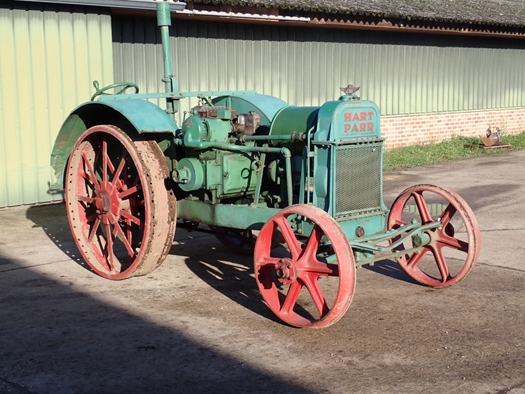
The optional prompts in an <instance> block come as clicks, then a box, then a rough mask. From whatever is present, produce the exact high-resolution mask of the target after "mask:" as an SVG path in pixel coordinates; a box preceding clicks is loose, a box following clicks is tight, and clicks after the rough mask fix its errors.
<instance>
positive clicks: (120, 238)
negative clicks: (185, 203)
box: [66, 125, 175, 280]
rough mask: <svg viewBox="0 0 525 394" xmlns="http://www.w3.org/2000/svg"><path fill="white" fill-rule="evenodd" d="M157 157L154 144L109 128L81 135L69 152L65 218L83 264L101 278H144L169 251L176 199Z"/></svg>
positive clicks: (158, 150)
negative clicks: (163, 213) (162, 211)
mask: <svg viewBox="0 0 525 394" xmlns="http://www.w3.org/2000/svg"><path fill="white" fill-rule="evenodd" d="M155 147H156V148H155ZM116 148H117V149H116ZM115 150H117V151H118V153H117V154H115V153H113V152H114V151H115ZM159 154H162V152H160V149H158V146H156V144H155V143H151V142H149V141H135V142H134V141H132V140H131V139H130V138H129V137H128V136H127V135H126V134H125V133H124V132H122V131H121V130H120V129H119V128H117V127H114V126H107V125H99V126H94V127H92V128H90V129H89V130H87V131H86V132H84V133H83V134H82V135H81V136H80V138H79V139H78V141H77V143H76V145H75V147H74V148H73V151H72V153H71V156H70V159H69V161H68V171H67V173H66V206H67V207H68V219H69V223H70V227H71V231H72V234H73V237H74V239H75V242H76V244H77V247H78V248H79V250H80V252H81V254H82V256H83V257H84V260H85V261H86V262H87V264H88V265H89V266H90V268H91V269H92V270H93V271H95V272H96V273H97V274H99V275H101V276H103V277H105V278H108V279H112V280H120V279H126V278H129V277H131V276H135V275H144V274H146V273H148V272H150V271H152V270H153V269H155V268H156V267H157V266H158V265H160V263H161V262H162V261H163V260H164V258H165V256H166V254H167V252H168V251H169V246H170V245H171V243H169V244H168V240H169V239H170V237H171V240H173V235H174V231H175V218H174V216H175V215H174V213H175V200H174V196H173V193H172V192H171V191H170V192H168V191H167V190H166V188H165V185H164V180H165V177H166V175H167V174H166V172H167V169H166V168H164V167H165V164H164V166H163V165H162V164H163V163H162V161H161V160H160V157H159ZM160 204H165V205H166V208H165V209H166V210H168V211H169V216H170V217H168V218H166V219H165V220H166V222H165V223H162V222H160V221H157V220H156V216H157V217H159V214H160V208H161V207H160V206H159V205H160ZM157 223H158V224H159V225H158V226H157ZM159 237H160V238H163V237H165V238H166V242H165V245H160V244H159V240H155V238H159ZM161 249H162V250H161Z"/></svg>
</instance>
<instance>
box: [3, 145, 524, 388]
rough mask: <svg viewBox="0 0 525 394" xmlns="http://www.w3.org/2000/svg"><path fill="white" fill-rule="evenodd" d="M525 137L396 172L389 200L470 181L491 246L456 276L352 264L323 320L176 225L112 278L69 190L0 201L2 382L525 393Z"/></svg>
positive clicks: (244, 260)
mask: <svg viewBox="0 0 525 394" xmlns="http://www.w3.org/2000/svg"><path fill="white" fill-rule="evenodd" d="M524 162H525V152H515V153H508V154H504V155H502V156H497V157H491V158H483V159H474V160H468V161H464V162H458V163H452V164H447V165H439V166H429V167H425V168H417V169H412V170H410V171H405V172H401V173H399V174H392V175H389V176H388V177H387V180H386V182H385V199H386V201H387V203H388V205H389V204H390V203H391V202H392V201H393V199H394V198H395V196H396V195H397V194H398V193H399V192H401V191H402V190H403V189H404V188H405V187H407V186H409V185H412V184H418V183H434V184H438V185H440V186H445V187H450V188H452V189H454V190H456V191H457V192H459V194H460V195H462V196H463V197H464V198H465V199H466V200H467V201H468V202H469V203H470V204H471V206H472V208H473V209H474V211H475V212H476V215H477V218H478V221H479V223H480V226H481V229H482V236H483V247H482V252H481V257H480V259H479V261H478V263H477V265H476V266H475V267H474V269H473V271H472V272H471V273H470V275H469V276H468V277H467V278H466V279H465V280H464V281H462V282H461V283H459V284H458V285H456V286H454V287H451V288H449V289H446V290H432V289H429V288H425V287H422V286H419V285H416V284H414V283H413V282H412V281H411V280H410V279H409V278H408V277H407V276H406V275H405V274H404V273H402V272H401V271H400V270H399V269H398V267H397V265H396V264H395V263H394V262H385V263H382V264H376V265H375V266H374V267H369V268H363V269H360V270H358V272H357V274H358V276H357V290H356V294H355V296H354V300H353V303H352V305H351V307H350V309H349V310H348V312H347V314H346V315H345V316H344V317H343V319H342V320H341V321H339V322H338V323H337V324H336V325H334V326H332V327H330V328H328V329H324V330H298V329H293V328H289V327H287V326H285V325H283V324H281V323H280V322H279V321H277V320H276V319H275V318H274V317H273V316H272V314H271V313H270V312H269V310H268V309H267V308H266V306H265V305H264V304H263V303H262V301H261V300H260V297H259V296H258V294H257V292H256V291H255V289H256V285H255V282H254V279H253V276H252V274H251V259H250V258H249V257H245V256H238V255H234V254H232V253H230V252H229V251H227V250H226V249H225V248H224V247H223V246H221V245H220V244H219V243H218V242H217V241H216V240H215V239H214V238H213V237H212V236H209V235H206V234H200V233H195V232H192V233H187V232H185V231H183V230H180V231H178V232H177V235H176V241H175V243H174V245H173V248H172V249H171V253H170V255H169V256H168V258H167V260H166V262H165V263H164V264H163V265H162V266H161V267H160V268H159V269H158V270H157V271H155V272H153V273H152V274H150V275H149V276H147V277H142V278H134V279H130V280H127V281H123V282H110V281H106V280H104V279H101V278H99V277H97V276H95V275H94V274H92V273H91V272H90V271H88V270H87V269H86V268H85V267H84V266H83V265H82V262H81V261H80V260H79V259H78V253H77V250H76V247H75V245H74V243H73V242H72V240H71V236H70V234H69V229H68V224H67V220H66V216H65V212H64V207H63V205H53V206H43V207H29V208H27V207H18V208H9V209H2V210H0V392H2V393H4V392H7V393H29V392H31V393H91V392H93V393H94V392H97V393H116V392H126V393H145V392H150V393H165V392H167V393H190V392H191V393H226V392H237V393H248V392H250V393H257V392H261V393H262V392H265V393H266V392H272V393H409V394H410V393H422V392H425V393H500V394H503V393H508V394H523V393H525V331H524V327H525V305H524V301H523V300H524V294H525V280H524V279H525V272H524V271H525V262H524V256H525V243H524V242H523V240H524V238H525V197H524V196H525V173H524V172H523V168H524V167H523V163H524Z"/></svg>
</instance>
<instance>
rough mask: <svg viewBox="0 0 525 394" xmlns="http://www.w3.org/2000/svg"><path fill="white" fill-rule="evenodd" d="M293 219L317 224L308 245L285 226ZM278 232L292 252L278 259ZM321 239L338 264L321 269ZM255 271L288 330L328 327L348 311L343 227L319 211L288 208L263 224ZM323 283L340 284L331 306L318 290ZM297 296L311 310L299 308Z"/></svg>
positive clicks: (350, 286) (351, 278) (350, 266)
mask: <svg viewBox="0 0 525 394" xmlns="http://www.w3.org/2000/svg"><path fill="white" fill-rule="evenodd" d="M291 215H302V216H305V217H306V218H308V219H309V220H311V221H312V222H313V223H314V224H315V226H314V229H313V231H312V234H311V235H310V237H309V238H308V240H305V241H304V242H303V241H300V240H299V239H298V238H297V237H296V236H295V234H294V233H293V230H292V229H291V227H290V225H289V223H288V220H287V218H288V217H290V216H291ZM276 231H279V233H278V235H279V236H281V237H282V238H283V239H284V242H285V243H286V244H287V246H288V247H289V248H290V254H291V256H289V257H285V258H282V257H276V255H275V254H274V251H275V250H276V249H277V248H275V238H276ZM323 236H324V237H326V238H327V239H328V240H329V241H330V242H331V244H332V246H331V247H332V248H333V252H334V255H335V256H337V260H338V264H323V263H321V262H319V260H318V259H317V257H316V253H317V252H318V250H319V249H318V248H319V247H320V240H321V238H322V237H323ZM275 253H277V252H275ZM254 268H255V279H256V282H257V286H258V288H259V291H260V293H261V295H262V297H263V299H264V300H265V301H266V303H267V305H268V307H269V308H270V309H271V310H272V312H273V313H275V315H276V316H277V317H279V318H280V319H281V320H283V321H284V322H286V323H288V324H289V325H291V326H294V327H300V328H323V327H328V326H330V325H332V324H334V323H336V322H337V321H338V320H339V319H340V318H341V317H342V316H343V315H344V313H345V312H346V310H347V309H348V307H349V306H350V303H351V300H352V297H353V293H354V289H355V263H354V258H353V254H352V250H351V248H350V245H349V243H348V239H347V238H346V235H345V234H344V232H343V230H342V229H341V227H340V226H339V225H338V224H337V222H336V221H335V220H334V219H333V218H332V217H331V216H330V215H328V214H327V213H326V212H324V211H323V210H321V209H319V208H316V207H313V206H309V205H294V206H290V207H288V208H285V209H283V210H282V211H280V212H279V213H277V214H276V215H274V216H273V217H272V218H271V219H270V220H269V221H268V222H266V224H265V225H264V226H263V228H262V229H261V232H260V233H259V235H258V237H257V241H256V244H255V252H254ZM321 277H322V279H323V280H324V279H325V278H329V279H333V280H331V282H332V283H331V284H332V285H334V284H335V283H333V282H334V280H336V281H337V282H338V283H337V291H336V292H335V293H336V294H335V296H333V295H332V297H331V299H330V300H327V298H326V294H327V293H325V292H324V289H322V288H321V284H320V278H321ZM333 287H334V288H335V286H333ZM281 290H282V291H281ZM301 293H303V294H304V295H306V298H307V303H306V304H308V298H309V299H310V301H311V304H313V305H310V308H308V310H307V308H306V307H305V306H304V304H302V305H299V302H301V300H300V299H299V297H300V296H302V295H301ZM330 304H331V305H330ZM303 308H304V309H303ZM315 312H317V315H316V314H315Z"/></svg>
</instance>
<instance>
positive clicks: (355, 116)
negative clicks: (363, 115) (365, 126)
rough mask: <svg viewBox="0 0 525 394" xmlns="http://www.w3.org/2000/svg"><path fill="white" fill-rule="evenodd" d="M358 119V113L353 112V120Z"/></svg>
mask: <svg viewBox="0 0 525 394" xmlns="http://www.w3.org/2000/svg"><path fill="white" fill-rule="evenodd" d="M359 119H360V118H359V114H358V113H357V112H356V113H354V119H353V120H359Z"/></svg>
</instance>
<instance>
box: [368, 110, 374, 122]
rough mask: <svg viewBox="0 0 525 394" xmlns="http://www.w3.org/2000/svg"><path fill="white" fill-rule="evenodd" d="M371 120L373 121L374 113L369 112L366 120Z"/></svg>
mask: <svg viewBox="0 0 525 394" xmlns="http://www.w3.org/2000/svg"><path fill="white" fill-rule="evenodd" d="M372 119H374V113H373V112H372V111H370V112H369V113H368V120H372Z"/></svg>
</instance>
